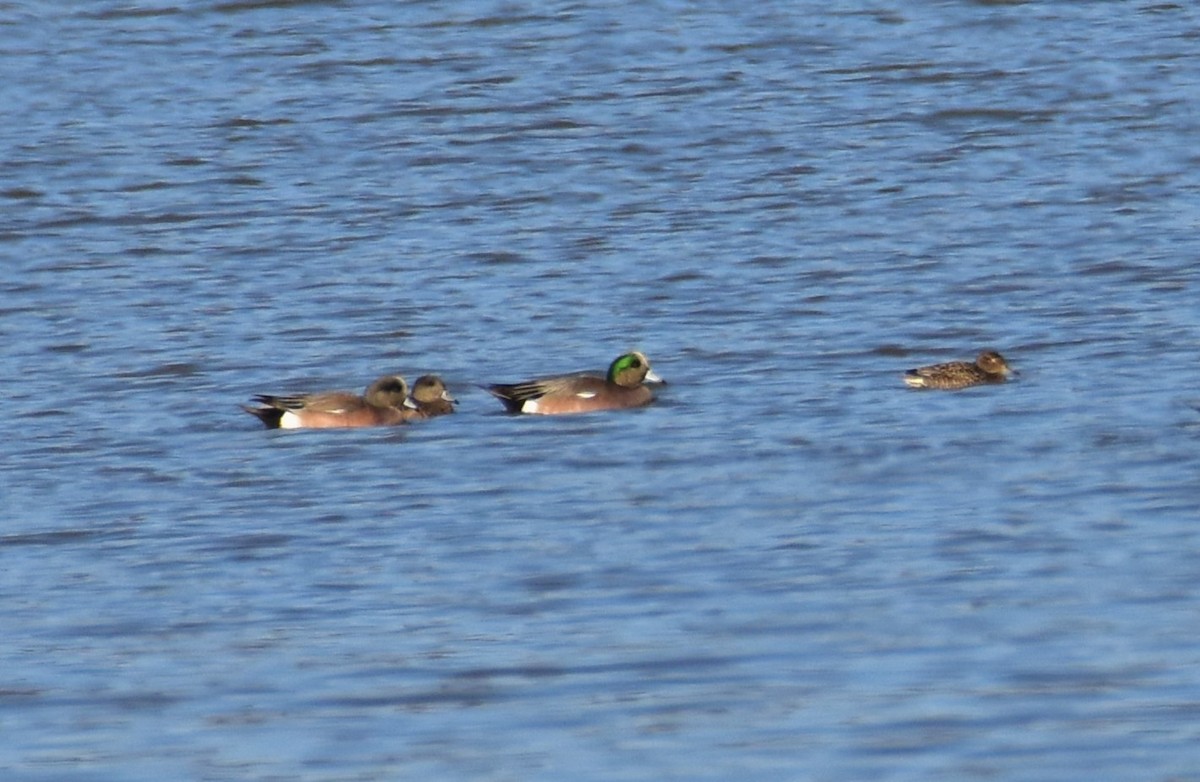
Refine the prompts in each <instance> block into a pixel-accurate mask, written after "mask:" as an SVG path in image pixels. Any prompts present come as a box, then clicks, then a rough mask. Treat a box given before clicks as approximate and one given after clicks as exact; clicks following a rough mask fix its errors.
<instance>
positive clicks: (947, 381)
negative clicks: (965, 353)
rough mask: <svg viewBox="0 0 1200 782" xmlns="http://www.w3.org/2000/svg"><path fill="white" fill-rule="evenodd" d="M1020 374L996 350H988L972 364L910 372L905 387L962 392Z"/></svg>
mask: <svg viewBox="0 0 1200 782" xmlns="http://www.w3.org/2000/svg"><path fill="white" fill-rule="evenodd" d="M1012 374H1016V371H1015V370H1013V369H1012V368H1011V367H1009V366H1008V362H1007V361H1005V360H1004V357H1003V356H1001V355H1000V354H999V353H997V352H996V351H994V350H985V351H983V352H982V353H980V354H979V357H978V358H976V359H975V363H971V362H969V361H951V362H949V363H946V364H932V365H930V366H927V367H918V368H917V369H910V370H908V371H907V372H905V373H904V382H905V384H907V385H909V386H911V387H913V388H941V389H949V390H953V389H958V388H967V387H969V386H978V385H982V384H984V383H1003V382H1004V381H1005V380H1006V379H1007V377H1008V376H1009V375H1012Z"/></svg>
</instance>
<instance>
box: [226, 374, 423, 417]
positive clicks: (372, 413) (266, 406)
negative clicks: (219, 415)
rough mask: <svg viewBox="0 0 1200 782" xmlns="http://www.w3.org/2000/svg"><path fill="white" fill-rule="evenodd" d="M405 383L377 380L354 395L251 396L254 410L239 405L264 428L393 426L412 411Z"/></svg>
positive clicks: (387, 378)
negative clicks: (254, 404)
mask: <svg viewBox="0 0 1200 782" xmlns="http://www.w3.org/2000/svg"><path fill="white" fill-rule="evenodd" d="M406 399H408V384H407V383H405V382H404V378H402V377H400V376H398V375H388V376H385V377H381V378H379V379H378V380H376V381H375V382H374V383H372V384H371V385H369V386H367V390H366V393H364V394H363V395H362V396H358V395H357V394H354V393H352V392H350V391H324V392H321V393H316V394H297V395H295V396H270V395H267V394H260V395H258V396H255V397H254V401H255V402H257V403H258V406H257V407H249V406H246V405H243V406H242V409H243V410H245V411H246V412H247V413H250V414H251V415H253V416H255V417H256V418H258V420H260V421H262V422H263V424H264V425H266V427H267V428H268V429H336V428H348V427H364V426H394V425H395V424H402V423H404V422H405V421H406V420H407V419H408V418H409V417H410V416H411V414H412V413H413V412H414V411H413V410H412V409H410V408H409V407H406V406H405V400H406Z"/></svg>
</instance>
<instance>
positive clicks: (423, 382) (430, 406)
mask: <svg viewBox="0 0 1200 782" xmlns="http://www.w3.org/2000/svg"><path fill="white" fill-rule="evenodd" d="M457 401H458V400H456V399H455V398H454V397H452V396H450V392H449V390H447V389H446V384H445V383H444V382H443V381H442V379H441V378H440V377H438V376H437V375H421V376H420V377H419V378H417V379H416V382H414V383H413V386H412V393H411V394H410V395H409V397H408V399H407V400H405V405H406V406H407V408H408V409H407V410H406V411H405V415H406V416H407V417H408V420H415V419H421V418H433V417H435V416H439V415H447V414H449V413H453V412H454V405H455V404H456V403H457Z"/></svg>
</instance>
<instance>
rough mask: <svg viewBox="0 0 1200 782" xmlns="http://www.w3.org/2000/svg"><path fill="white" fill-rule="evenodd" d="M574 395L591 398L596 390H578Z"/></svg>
mask: <svg viewBox="0 0 1200 782" xmlns="http://www.w3.org/2000/svg"><path fill="white" fill-rule="evenodd" d="M575 396H577V397H579V398H580V399H591V398H592V397H594V396H596V392H595V391H580V392H579V393H578V394H576V395H575Z"/></svg>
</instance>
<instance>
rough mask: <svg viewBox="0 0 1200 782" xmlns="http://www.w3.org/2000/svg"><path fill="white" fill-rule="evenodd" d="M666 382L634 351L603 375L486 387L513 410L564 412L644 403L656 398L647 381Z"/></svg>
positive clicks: (549, 413)
mask: <svg viewBox="0 0 1200 782" xmlns="http://www.w3.org/2000/svg"><path fill="white" fill-rule="evenodd" d="M663 382H665V381H663V379H662V378H660V377H659V376H658V375H657V374H655V373H654V370H652V369H651V368H650V360H649V359H647V358H646V356H645V354H643V353H639V352H637V351H633V352H631V353H625V354H624V355H621V356H618V357H617V358H616V359H614V360H613V362H612V364H611V365H609V367H608V374H607V375H605V376H604V377H600V376H598V375H586V374H584V375H560V376H557V377H544V378H539V379H535V380H526V381H523V382H520V383H498V384H495V385H490V386H485V388H486V389H487V390H488V392H490V393H491V394H492V395H493V396H495V397H496V398H497V399H499V400H500V401H501V402H503V403H504V407H505V408H506V409H507V410H508V411H509V412H510V413H534V414H538V415H563V414H569V413H590V412H593V411H597V410H620V409H623V408H627V407H641V406H642V405H647V404H649V403H650V402H651V401H652V400H653V399H654V394H653V393H652V392H651V391H650V389H649V388H648V387H646V385H645V384H646V383H663Z"/></svg>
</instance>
